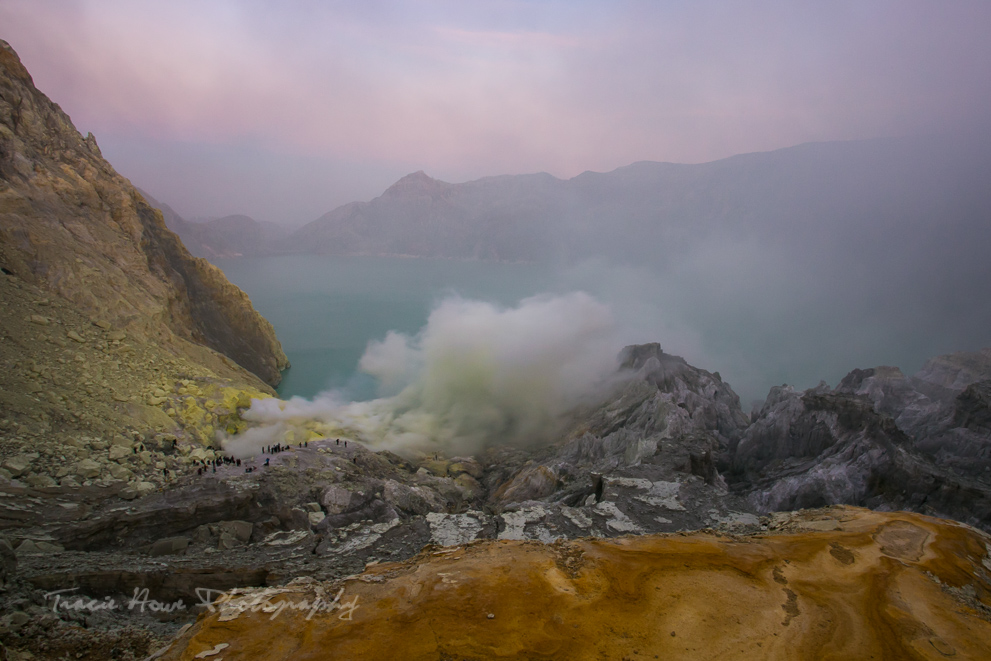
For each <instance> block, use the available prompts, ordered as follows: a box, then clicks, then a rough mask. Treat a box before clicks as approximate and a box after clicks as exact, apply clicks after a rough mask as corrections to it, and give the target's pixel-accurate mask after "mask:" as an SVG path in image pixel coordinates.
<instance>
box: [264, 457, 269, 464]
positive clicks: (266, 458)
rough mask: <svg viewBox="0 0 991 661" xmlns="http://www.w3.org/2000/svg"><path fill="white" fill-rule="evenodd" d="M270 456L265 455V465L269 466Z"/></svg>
mask: <svg viewBox="0 0 991 661" xmlns="http://www.w3.org/2000/svg"><path fill="white" fill-rule="evenodd" d="M268 462H269V458H268V457H265V465H266V466H268Z"/></svg>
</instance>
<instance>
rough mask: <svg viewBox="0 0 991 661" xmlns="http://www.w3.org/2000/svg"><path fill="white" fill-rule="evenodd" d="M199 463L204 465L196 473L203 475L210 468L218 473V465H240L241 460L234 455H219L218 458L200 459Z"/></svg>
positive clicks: (248, 471)
mask: <svg viewBox="0 0 991 661" xmlns="http://www.w3.org/2000/svg"><path fill="white" fill-rule="evenodd" d="M199 463H200V464H202V465H201V466H199V467H198V468H197V469H196V474H197V475H203V474H205V473H206V472H207V471H208V470H211V469H212V471H213V472H214V473H216V472H217V467H218V466H240V465H241V460H240V459H235V458H234V457H217V458H216V459H210V460H209V461H200V462H199ZM245 472H246V473H250V472H251V471H250V470H247V471H245Z"/></svg>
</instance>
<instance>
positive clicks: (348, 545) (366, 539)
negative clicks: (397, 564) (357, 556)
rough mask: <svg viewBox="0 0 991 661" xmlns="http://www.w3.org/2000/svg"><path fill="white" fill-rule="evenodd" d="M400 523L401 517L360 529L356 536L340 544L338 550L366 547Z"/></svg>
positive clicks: (358, 549) (344, 550) (342, 551)
mask: <svg viewBox="0 0 991 661" xmlns="http://www.w3.org/2000/svg"><path fill="white" fill-rule="evenodd" d="M398 525H399V519H392V520H391V521H386V522H385V523H376V524H373V525H370V526H368V527H366V528H362V529H361V530H360V531H359V534H356V535H355V536H354V537H351V538H350V539H348V540H347V541H346V542H344V543H343V544H341V545H340V546H338V547H337V552H338V553H342V554H343V553H352V552H354V551H360V550H361V549H366V548H368V547H369V546H371V545H372V544H374V543H375V542H377V541H378V540H379V538H380V537H382V535H384V534H385V533H386V532H388V531H389V530H392V529H393V528H395V527H396V526H398ZM360 533H365V534H360Z"/></svg>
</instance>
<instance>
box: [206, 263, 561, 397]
mask: <svg viewBox="0 0 991 661" xmlns="http://www.w3.org/2000/svg"><path fill="white" fill-rule="evenodd" d="M214 263H215V264H216V265H217V266H218V267H220V269H221V270H223V272H224V274H225V275H226V276H227V277H228V279H229V280H230V281H231V282H233V283H234V284H236V285H237V286H238V287H240V288H241V289H243V290H244V291H245V293H247V294H248V296H249V297H250V298H251V302H252V303H253V304H254V306H255V308H256V309H257V310H258V311H259V312H261V313H262V314H263V315H264V316H265V318H266V319H268V320H269V321H270V322H272V325H273V326H274V327H275V332H276V334H277V335H278V337H279V340H280V341H281V342H282V347H283V349H284V350H285V352H286V355H287V356H289V361H290V362H291V364H292V367H291V368H290V369H288V370H286V371H285V372H284V373H283V380H282V383H281V384H280V385H279V388H278V392H279V395H280V396H282V397H283V398H289V397H292V396H295V395H299V396H302V397H313V396H314V395H316V394H317V393H319V392H322V391H325V390H329V389H342V390H343V391H344V393H345V395H346V396H347V397H348V398H349V399H353V400H363V399H371V398H373V397H375V396H376V388H377V384H376V383H375V382H374V380H373V379H372V378H371V377H368V376H367V375H363V374H361V373H359V372H358V371H357V367H358V361H359V360H360V359H361V356H362V354H364V352H365V348H366V347H367V345H368V342H369V341H370V340H380V339H382V338H384V337H385V334H386V333H387V332H388V331H390V330H395V331H399V332H402V333H406V334H409V335H414V334H416V333H417V332H418V331H419V330H420V329H421V328H422V327H423V326H424V325H425V324H426V322H427V317H428V316H429V315H430V311H431V310H432V309H433V307H434V305H435V304H436V303H437V302H438V301H440V300H441V299H443V298H444V297H446V296H449V295H459V296H462V297H465V298H473V299H478V300H483V301H488V302H492V303H497V304H500V305H505V306H510V305H515V304H517V303H518V302H519V301H520V299H522V298H526V297H528V296H534V295H536V294H539V293H542V292H544V291H547V290H548V289H550V288H552V284H553V280H554V278H553V276H552V274H551V270H550V269H548V268H547V267H545V266H541V265H537V264H508V263H499V262H471V261H454V260H438V259H405V258H398V257H330V256H318V255H291V256H280V257H239V258H233V259H218V260H215V262H214Z"/></svg>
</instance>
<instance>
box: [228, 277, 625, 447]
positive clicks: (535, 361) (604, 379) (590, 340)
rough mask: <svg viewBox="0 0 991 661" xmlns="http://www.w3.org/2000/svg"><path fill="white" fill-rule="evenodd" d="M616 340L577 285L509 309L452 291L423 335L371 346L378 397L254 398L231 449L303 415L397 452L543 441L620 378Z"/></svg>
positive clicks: (606, 314)
mask: <svg viewBox="0 0 991 661" xmlns="http://www.w3.org/2000/svg"><path fill="white" fill-rule="evenodd" d="M618 342H619V340H618V334H617V326H616V323H615V321H614V318H613V315H612V312H611V310H610V309H609V307H607V306H605V305H603V304H602V303H600V302H598V301H597V300H595V299H594V298H592V297H591V296H589V295H587V294H585V293H582V292H574V293H570V294H566V295H561V296H548V295H545V296H537V297H533V298H528V299H524V300H523V301H521V302H520V304H519V305H518V306H517V307H513V308H502V307H498V306H496V305H493V304H490V303H486V302H480V301H473V300H465V299H462V298H457V297H452V298H448V299H445V300H443V301H442V302H440V303H439V304H438V305H437V306H436V307H435V308H434V310H433V311H432V312H431V314H430V316H429V318H428V320H427V324H426V326H425V327H424V328H423V329H422V330H421V331H420V332H419V333H418V334H417V335H416V336H413V337H411V336H408V335H404V334H402V333H396V332H390V333H388V334H387V335H386V337H385V338H384V339H382V340H379V341H373V342H370V343H369V345H368V348H367V350H366V351H365V354H364V356H363V357H362V359H361V362H360V364H359V368H360V369H361V370H362V371H364V372H366V373H368V374H370V375H372V376H374V377H376V378H377V379H378V382H379V384H380V387H381V395H382V396H381V397H380V398H379V399H375V400H372V401H367V402H346V401H343V400H342V399H341V397H340V395H339V393H335V392H329V393H324V394H321V395H319V396H317V397H316V398H315V399H313V400H312V401H311V400H305V399H302V398H293V399H291V400H289V401H288V402H284V401H280V400H275V399H270V400H256V401H255V402H254V403H253V405H252V407H251V408H250V409H249V411H248V412H247V413H246V414H245V417H246V418H247V419H249V420H252V421H255V422H257V423H260V425H259V426H258V427H256V428H254V429H252V430H250V431H248V432H247V433H245V434H242V435H241V436H239V437H237V438H234V439H231V440H229V441H227V442H226V443H225V446H226V448H227V449H228V451H230V452H233V453H234V454H237V455H250V454H254V453H256V452H258V451H259V449H260V448H261V447H262V446H263V445H267V444H271V443H275V442H279V439H281V438H284V434H285V433H286V431H287V430H289V429H293V428H299V426H300V425H303V424H305V423H306V422H307V421H319V423H321V424H322V425H323V427H322V431H323V432H324V433H330V434H332V435H333V434H338V435H348V436H351V437H352V438H358V439H359V440H361V441H363V442H365V443H367V444H368V445H371V446H375V447H378V448H384V449H391V450H395V451H410V450H418V451H424V452H430V451H435V450H444V451H445V452H450V453H468V452H474V451H477V450H479V449H481V448H483V447H486V446H489V445H492V444H515V445H534V444H538V443H541V442H546V441H547V440H548V439H549V438H550V437H552V436H553V434H554V433H555V432H557V431H559V425H560V422H561V416H562V415H563V414H564V413H566V412H567V411H568V410H570V409H572V408H573V407H575V406H576V405H578V404H581V403H583V402H585V401H588V400H589V399H590V398H594V397H595V396H596V394H597V393H601V392H602V391H603V389H604V388H606V387H608V386H609V385H610V383H612V382H613V381H614V380H615V379H616V378H617V376H616V368H617V362H616V361H617V353H618V348H619V346H621V345H618V344H617V343H618ZM294 438H295V436H294Z"/></svg>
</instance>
